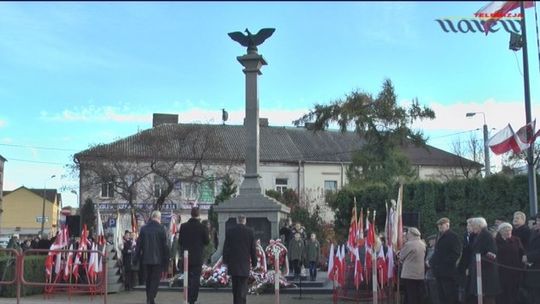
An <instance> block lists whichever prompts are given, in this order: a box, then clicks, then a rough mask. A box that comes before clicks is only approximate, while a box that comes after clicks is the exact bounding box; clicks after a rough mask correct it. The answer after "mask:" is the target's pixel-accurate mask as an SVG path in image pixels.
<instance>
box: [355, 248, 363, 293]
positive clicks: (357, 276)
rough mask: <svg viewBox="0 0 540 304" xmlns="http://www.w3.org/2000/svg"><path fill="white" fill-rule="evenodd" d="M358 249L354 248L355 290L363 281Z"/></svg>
mask: <svg viewBox="0 0 540 304" xmlns="http://www.w3.org/2000/svg"><path fill="white" fill-rule="evenodd" d="M359 250H360V249H358V247H356V248H354V254H355V256H356V257H355V262H354V285H355V286H356V290H358V288H359V287H360V284H362V282H363V281H364V276H363V274H362V273H363V269H362V261H361V260H360V253H359Z"/></svg>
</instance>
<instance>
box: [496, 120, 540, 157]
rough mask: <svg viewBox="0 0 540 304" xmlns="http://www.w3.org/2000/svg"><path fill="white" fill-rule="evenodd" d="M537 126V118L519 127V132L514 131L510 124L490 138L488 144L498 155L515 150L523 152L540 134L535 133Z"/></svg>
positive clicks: (515, 151)
mask: <svg viewBox="0 0 540 304" xmlns="http://www.w3.org/2000/svg"><path fill="white" fill-rule="evenodd" d="M535 128H536V120H534V121H531V122H530V123H528V124H526V125H525V126H523V127H521V128H519V130H518V131H517V132H514V130H513V129H512V126H511V125H510V124H508V125H507V126H506V127H505V128H504V129H502V130H500V131H499V132H497V133H496V134H495V135H493V136H492V137H491V138H490V139H489V141H488V146H489V148H490V149H491V151H492V152H493V153H495V154H497V155H498V154H503V153H506V152H510V151H514V153H520V152H523V151H525V150H526V149H528V148H529V146H530V145H531V144H532V143H533V142H534V141H535V140H536V137H538V135H539V134H540V133H539V132H537V133H535ZM528 132H530V133H529V134H530V136H528V135H527V133H528Z"/></svg>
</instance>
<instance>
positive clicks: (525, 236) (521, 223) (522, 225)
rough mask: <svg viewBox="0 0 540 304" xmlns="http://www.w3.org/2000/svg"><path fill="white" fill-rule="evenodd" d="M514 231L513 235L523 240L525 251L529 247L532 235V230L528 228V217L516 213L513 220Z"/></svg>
mask: <svg viewBox="0 0 540 304" xmlns="http://www.w3.org/2000/svg"><path fill="white" fill-rule="evenodd" d="M512 224H513V225H514V229H513V230H512V235H513V236H517V237H518V238H519V239H520V240H521V244H522V245H523V248H525V251H527V247H529V238H530V235H531V230H530V229H529V226H527V216H526V215H525V213H523V212H521V211H516V212H514V218H513V220H512Z"/></svg>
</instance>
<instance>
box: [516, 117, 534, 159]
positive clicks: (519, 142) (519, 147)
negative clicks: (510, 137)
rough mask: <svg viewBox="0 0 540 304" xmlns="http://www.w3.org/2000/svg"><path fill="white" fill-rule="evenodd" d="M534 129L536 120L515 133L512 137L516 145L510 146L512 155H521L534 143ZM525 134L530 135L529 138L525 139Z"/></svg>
mask: <svg viewBox="0 0 540 304" xmlns="http://www.w3.org/2000/svg"><path fill="white" fill-rule="evenodd" d="M535 128H536V119H535V120H533V121H531V122H530V123H528V124H526V125H524V126H523V127H521V128H519V130H518V131H517V132H516V134H515V136H514V137H515V141H516V144H515V145H514V146H512V150H514V153H521V152H523V151H525V150H527V149H528V148H529V146H530V145H531V144H532V143H533V142H534V141H535V139H536V134H535V133H534V130H535ZM529 132H530V133H529ZM527 133H529V134H530V138H527V137H528V135H527ZM537 134H538V133H537Z"/></svg>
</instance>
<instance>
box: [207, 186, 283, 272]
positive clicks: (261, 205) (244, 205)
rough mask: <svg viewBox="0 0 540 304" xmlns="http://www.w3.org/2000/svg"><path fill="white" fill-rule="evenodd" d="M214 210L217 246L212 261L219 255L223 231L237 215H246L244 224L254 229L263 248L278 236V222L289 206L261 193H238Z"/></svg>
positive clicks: (233, 221) (221, 247)
mask: <svg viewBox="0 0 540 304" xmlns="http://www.w3.org/2000/svg"><path fill="white" fill-rule="evenodd" d="M214 210H215V211H216V213H217V214H218V223H219V236H218V238H219V246H218V249H217V251H216V253H215V254H214V255H212V262H215V261H217V259H219V258H220V257H221V255H222V252H223V244H224V242H225V231H227V229H228V228H230V227H231V226H233V225H235V224H236V217H237V216H238V215H245V216H246V218H247V223H246V226H248V227H251V228H252V229H253V230H254V232H255V239H256V240H257V239H260V240H261V245H262V246H263V248H265V247H266V246H267V245H268V243H269V241H270V239H276V238H278V237H279V228H280V227H279V223H280V221H281V220H282V219H286V218H287V216H288V214H289V212H290V208H289V207H287V206H285V205H283V204H282V203H280V202H278V201H276V200H275V199H273V198H270V197H267V196H265V195H263V194H262V193H246V194H240V195H239V196H237V197H235V198H233V199H230V200H228V201H225V202H223V203H221V204H219V205H218V206H215V207H214Z"/></svg>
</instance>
